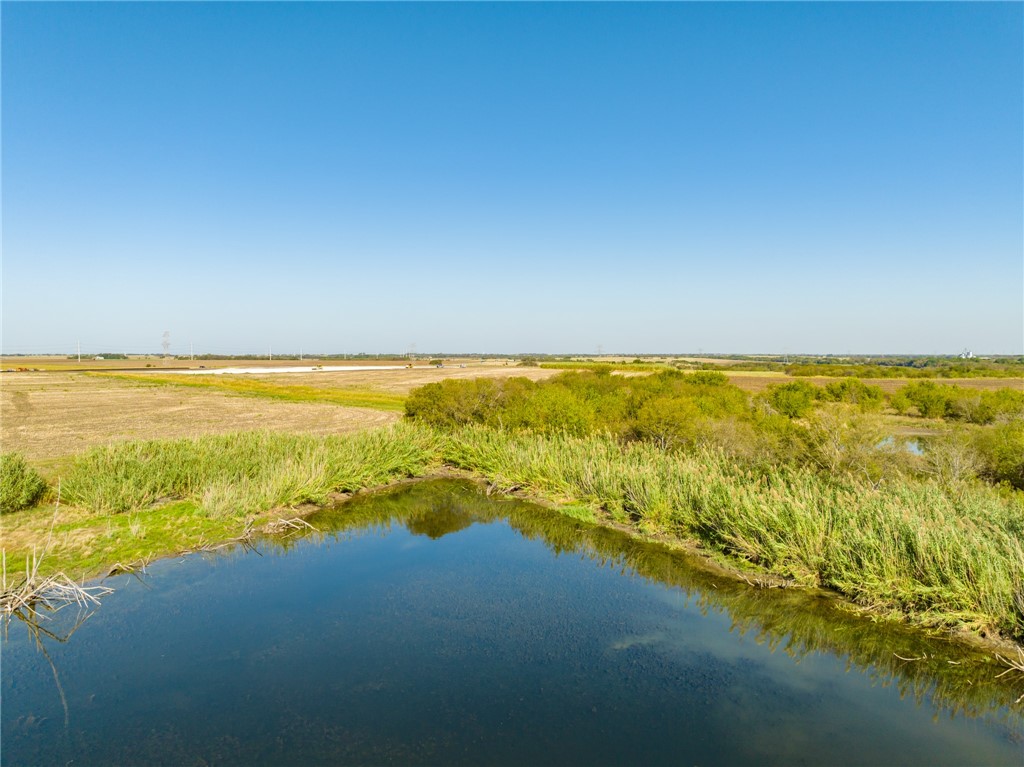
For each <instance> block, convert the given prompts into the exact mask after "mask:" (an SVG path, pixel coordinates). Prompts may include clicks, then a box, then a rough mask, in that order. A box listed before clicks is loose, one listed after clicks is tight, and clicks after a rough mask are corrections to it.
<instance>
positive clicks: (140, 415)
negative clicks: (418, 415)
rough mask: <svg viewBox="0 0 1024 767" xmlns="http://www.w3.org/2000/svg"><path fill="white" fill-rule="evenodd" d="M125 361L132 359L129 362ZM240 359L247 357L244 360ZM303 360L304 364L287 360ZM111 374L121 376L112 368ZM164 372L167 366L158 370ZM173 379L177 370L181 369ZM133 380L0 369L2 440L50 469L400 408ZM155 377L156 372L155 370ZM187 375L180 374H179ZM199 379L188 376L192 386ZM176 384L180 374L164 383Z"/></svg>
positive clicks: (490, 372)
mask: <svg viewBox="0 0 1024 767" xmlns="http://www.w3.org/2000/svg"><path fill="white" fill-rule="evenodd" d="M120 362H123V361H120ZM234 364H238V363H234ZM282 364H291V365H294V364H295V363H294V362H290V363H282ZM110 372H117V369H116V368H115V369H112V370H111V371H110ZM152 372H153V374H156V375H159V373H160V372H162V371H161V370H159V369H158V370H153V371H152ZM557 372H558V371H554V370H539V369H537V368H516V367H512V366H507V367H506V366H504V365H503V364H500V363H499V364H498V365H493V364H492V365H487V366H485V365H480V364H479V363H478V364H476V365H475V366H472V367H471V366H470V365H468V364H467V367H465V368H459V367H445V368H432V367H420V368H413V369H411V370H404V369H403V370H366V371H349V372H339V373H330V372H322V373H319V372H318V373H281V374H276V375H275V374H270V375H266V376H255V375H243V376H230V377H227V378H226V377H224V376H210V377H209V378H207V377H206V376H203V377H202V378H203V379H204V380H209V381H210V382H211V383H218V382H220V381H230V380H242V381H266V382H269V383H272V384H275V385H277V386H278V387H288V386H297V387H298V386H302V387H313V388H318V389H323V390H325V391H328V390H338V389H341V390H349V389H357V390H372V391H381V392H387V393H392V394H397V395H404V394H407V393H408V392H409V391H411V390H412V389H414V388H416V387H417V386H422V385H423V384H425V383H430V382H432V381H439V380H442V379H444V378H475V377H481V376H486V377H496V378H505V377H509V376H513V375H526V376H528V377H530V378H532V379H535V380H536V379H540V378H547V377H549V376H551V375H555V374H556V373H557ZM172 375H173V374H172ZM137 377H138V378H139V379H140V380H139V381H138V382H135V381H132V380H130V379H127V376H121V377H116V378H115V377H110V376H107V375H103V374H99V375H96V374H92V373H85V372H68V371H47V372H23V373H0V441H2V443H3V449H4V450H5V451H17V452H20V453H22V454H24V455H25V456H26V458H28V459H29V460H31V461H32V462H33V463H34V464H36V465H38V466H40V467H41V468H43V469H46V468H47V467H48V466H52V465H54V464H55V463H56V462H58V460H59V459H60V458H61V457H62V456H67V455H70V454H73V453H77V452H79V451H81V450H84V449H85V448H89V447H93V446H95V445H104V444H109V443H111V442H118V441H123V440H129V439H157V438H174V437H194V436H199V435H202V434H223V433H227V432H232V431H247V430H254V429H266V430H270V431H281V432H293V433H307V434H337V433H343V432H350V431H357V430H360V429H367V428H374V427H377V426H382V425H384V424H388V423H393V422H394V421H397V420H398V419H399V418H400V417H401V413H400V412H387V411H384V410H379V409H370V408H362V407H344V406H339V405H336V404H332V403H327V402H288V401H282V400H279V399H273V398H266V397H255V396H242V395H239V394H236V393H232V392H226V391H219V390H217V389H215V388H214V389H205V388H194V387H186V386H174V385H161V386H156V385H151V384H148V383H146V379H147V378H148V376H146V375H145V374H138V376H137ZM154 377H155V376H154ZM175 378H177V376H175ZM196 378H199V377H198V376H181V379H182V380H183V382H188V381H194V380H195V379H196ZM168 379H170V380H175V379H174V378H172V376H171V375H168V376H166V377H161V380H168Z"/></svg>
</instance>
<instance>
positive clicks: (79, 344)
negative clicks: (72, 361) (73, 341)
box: [78, 341, 82, 364]
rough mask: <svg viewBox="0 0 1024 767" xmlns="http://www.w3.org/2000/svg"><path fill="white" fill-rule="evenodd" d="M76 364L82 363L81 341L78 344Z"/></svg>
mask: <svg viewBox="0 0 1024 767" xmlns="http://www.w3.org/2000/svg"><path fill="white" fill-rule="evenodd" d="M78 362H79V364H81V362H82V342H81V341H79V342H78Z"/></svg>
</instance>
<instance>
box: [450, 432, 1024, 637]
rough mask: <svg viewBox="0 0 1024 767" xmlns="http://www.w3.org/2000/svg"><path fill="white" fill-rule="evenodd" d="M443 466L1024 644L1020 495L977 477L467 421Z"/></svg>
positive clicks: (864, 599) (917, 617)
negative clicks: (901, 478)
mask: <svg viewBox="0 0 1024 767" xmlns="http://www.w3.org/2000/svg"><path fill="white" fill-rule="evenodd" d="M446 444H447V447H446V450H445V454H444V457H445V460H446V461H447V462H449V463H451V464H453V465H455V466H458V467H462V468H465V469H470V470H472V471H476V472H480V473H482V474H484V475H485V476H488V477H492V478H494V479H495V481H496V482H497V483H498V484H500V485H501V486H503V487H506V488H508V487H525V488H528V489H529V490H530V491H533V492H539V493H541V494H543V495H545V496H549V497H554V498H557V499H561V500H563V501H565V502H583V503H585V504H587V505H588V506H590V507H591V508H594V509H599V510H602V511H603V512H604V513H606V514H608V515H609V516H610V517H611V518H612V519H614V520H615V521H617V522H620V523H622V524H628V525H631V526H633V527H635V528H637V529H638V530H640V531H641V532H644V533H649V534H663V535H668V536H671V537H673V538H677V539H697V540H700V541H702V542H703V543H705V544H706V545H708V546H710V547H712V548H714V549H716V550H718V551H721V552H722V553H724V554H726V555H728V556H730V557H733V558H739V559H742V560H745V561H747V562H750V563H751V564H754V565H756V566H757V567H759V568H762V569H764V570H767V571H769V572H771V573H775V574H777V575H779V576H782V577H784V578H787V579H792V580H793V581H794V582H796V583H799V584H804V585H815V586H819V585H820V586H825V587H829V588H833V589H836V590H837V591H839V592H841V593H843V594H846V595H848V596H849V597H851V598H852V599H853V600H854V601H856V602H857V603H859V604H863V605H866V606H869V607H871V608H873V609H875V610H881V611H888V612H892V613H899V614H901V615H903V616H905V617H908V618H910V619H912V620H913V621H915V622H917V623H920V624H923V625H929V626H969V627H971V628H974V629H978V630H986V629H987V630H992V629H996V630H998V631H1001V632H1003V633H1005V634H1006V635H1007V636H1011V637H1015V638H1017V639H1021V638H1024V502H1022V499H1021V498H1020V497H1019V496H1017V497H1010V498H1008V497H1005V496H1004V495H1002V494H1000V493H999V492H997V491H996V490H993V489H989V488H987V487H985V486H983V485H977V484H975V485H970V486H968V487H965V488H961V491H960V492H957V493H951V492H949V491H948V490H947V488H944V487H943V486H942V485H941V484H940V483H938V482H934V481H923V482H922V481H918V482H912V483H911V482H904V483H890V484H883V485H881V486H878V485H875V484H874V483H871V482H869V481H866V480H860V479H858V478H856V477H855V476H853V475H843V474H840V475H832V476H829V475H822V474H819V473H816V472H813V471H810V470H808V469H803V468H789V467H778V468H773V469H766V470H762V471H760V472H752V471H750V470H749V469H747V468H745V467H743V466H740V465H737V464H736V463H735V462H734V461H732V460H730V459H729V458H728V457H726V456H725V455H723V454H722V453H721V452H720V451H716V450H713V449H707V448H700V449H698V450H696V451H694V452H693V453H690V454H685V453H670V452H666V451H664V450H661V449H659V448H657V447H655V446H653V445H649V444H643V443H631V444H628V445H625V446H623V445H622V444H620V443H619V442H618V441H616V440H614V439H611V438H609V437H607V436H590V437H585V438H577V437H571V436H564V435H553V436H548V435H536V434H510V433H508V432H502V431H499V430H494V429H488V428H486V427H479V426H476V427H467V428H465V429H463V430H461V431H460V432H459V433H457V434H455V435H453V436H452V438H451V439H450V440H448V442H447V443H446Z"/></svg>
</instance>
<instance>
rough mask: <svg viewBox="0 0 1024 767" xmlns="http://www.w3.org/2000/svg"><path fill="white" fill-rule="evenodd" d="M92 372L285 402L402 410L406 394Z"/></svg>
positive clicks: (211, 377) (215, 378) (148, 383)
mask: <svg viewBox="0 0 1024 767" xmlns="http://www.w3.org/2000/svg"><path fill="white" fill-rule="evenodd" d="M89 375H94V376H102V377H104V378H113V379H116V380H120V381H130V382H131V383H135V384H140V385H143V386H177V387H181V388H186V389H212V390H214V391H219V392H226V393H229V394H239V395H242V396H245V397H262V398H265V399H274V400H281V401H285V402H327V403H330V404H332V405H344V406H345V407H365V408H372V409H374V410H386V411H390V412H400V411H401V410H402V408H403V406H404V403H405V397H402V396H401V395H399V394H390V393H388V392H380V391H373V390H371V389H342V388H339V389H322V388H319V387H315V386H301V385H288V384H275V383H269V382H267V381H255V380H252V379H248V378H234V377H231V378H228V377H224V376H217V375H209V376H200V375H195V376H186V375H170V376H157V375H149V374H145V375H113V374H108V373H91V374H89Z"/></svg>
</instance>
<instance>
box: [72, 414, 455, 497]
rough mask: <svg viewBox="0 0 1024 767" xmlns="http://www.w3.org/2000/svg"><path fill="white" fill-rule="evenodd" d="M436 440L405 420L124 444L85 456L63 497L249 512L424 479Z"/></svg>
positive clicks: (76, 463)
mask: <svg viewBox="0 0 1024 767" xmlns="http://www.w3.org/2000/svg"><path fill="white" fill-rule="evenodd" d="M435 443H436V438H435V437H434V435H433V434H432V433H430V432H428V431H425V430H422V429H414V428H410V427H408V426H406V425H403V424H399V425H396V426H394V427H389V428H387V429H382V430H377V431H373V432H367V433H361V434H349V435H338V436H329V437H313V436H310V435H293V434H277V433H267V432H247V433H240V434H230V435H225V436H208V437H200V438H198V439H179V440H164V441H147V442H125V443H120V444H116V445H111V446H108V447H101V448H95V449H93V450H90V451H88V452H86V453H84V454H82V455H81V456H79V457H78V458H77V459H76V460H75V462H74V464H73V465H72V467H71V470H70V472H69V473H68V475H67V476H65V477H64V478H63V482H62V492H63V495H64V498H65V500H66V501H67V502H68V503H70V504H74V505H77V506H83V507H86V508H88V509H90V510H92V511H96V512H99V513H107V514H109V513H122V512H130V511H138V510H140V509H144V508H146V507H148V506H151V505H153V504H156V503H159V502H162V501H167V500H171V499H174V500H191V501H194V502H195V503H196V504H197V505H198V508H199V510H200V511H201V512H202V513H207V514H211V515H227V514H236V515H242V514H247V513H252V512H258V511H264V510H266V509H270V508H274V507H277V506H294V505H297V504H301V503H307V502H312V503H324V502H325V501H326V500H327V498H328V496H329V495H330V494H331V493H334V492H342V491H350V490H358V489H361V488H365V487H372V486H375V485H382V484H385V483H387V482H389V481H391V480H394V479H396V478H400V477H408V476H417V475H421V474H423V473H425V472H426V471H427V470H428V469H429V467H430V466H431V465H432V464H433V462H434V461H435V460H436V456H437V448H436V444H435Z"/></svg>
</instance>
